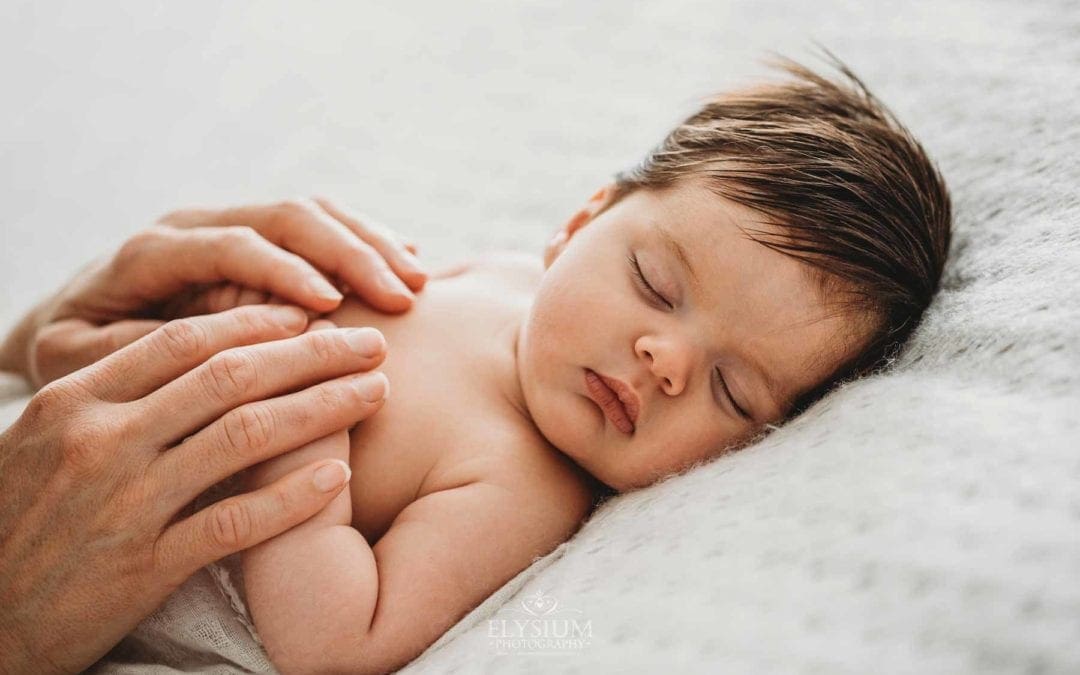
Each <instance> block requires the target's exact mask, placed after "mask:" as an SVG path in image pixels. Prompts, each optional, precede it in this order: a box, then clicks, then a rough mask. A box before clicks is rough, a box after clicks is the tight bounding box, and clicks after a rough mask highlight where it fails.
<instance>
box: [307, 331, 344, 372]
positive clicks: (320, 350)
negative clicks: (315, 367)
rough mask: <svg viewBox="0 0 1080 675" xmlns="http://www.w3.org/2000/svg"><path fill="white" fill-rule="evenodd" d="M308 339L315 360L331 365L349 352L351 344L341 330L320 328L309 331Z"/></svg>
mask: <svg viewBox="0 0 1080 675" xmlns="http://www.w3.org/2000/svg"><path fill="white" fill-rule="evenodd" d="M307 339H308V341H309V344H310V346H311V353H312V355H313V356H314V358H315V360H316V361H318V362H319V363H321V364H324V365H331V364H333V363H336V362H337V361H339V360H340V359H341V357H342V356H343V355H345V354H347V353H348V352H349V346H348V345H347V344H346V343H345V339H344V337H343V336H342V335H341V334H340V332H339V331H329V330H320V331H314V332H311V333H308V336H307Z"/></svg>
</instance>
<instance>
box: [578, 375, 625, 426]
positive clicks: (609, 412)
mask: <svg viewBox="0 0 1080 675" xmlns="http://www.w3.org/2000/svg"><path fill="white" fill-rule="evenodd" d="M585 389H586V390H587V391H588V392H589V397H590V398H592V400H593V402H594V403H596V405H598V406H600V409H601V410H603V411H604V415H605V416H607V418H608V420H609V421H610V422H611V423H612V424H613V425H614V426H615V428H616V429H618V430H619V431H621V432H623V433H624V434H632V433H634V423H633V421H632V419H631V417H630V413H629V412H628V411H627V408H626V405H625V404H624V403H623V402H622V401H621V400H619V397H618V395H617V394H616V393H615V391H614V390H613V389H612V388H611V387H610V386H608V385H607V383H606V382H605V381H604V377H603V376H602V375H599V374H597V373H596V372H594V371H592V370H589V369H588V368H586V369H585Z"/></svg>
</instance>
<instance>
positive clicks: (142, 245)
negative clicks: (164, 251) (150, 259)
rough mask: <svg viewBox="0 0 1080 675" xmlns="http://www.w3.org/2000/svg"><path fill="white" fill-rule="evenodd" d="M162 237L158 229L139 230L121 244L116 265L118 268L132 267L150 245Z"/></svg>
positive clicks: (115, 259)
mask: <svg viewBox="0 0 1080 675" xmlns="http://www.w3.org/2000/svg"><path fill="white" fill-rule="evenodd" d="M160 236H161V232H160V231H159V230H158V229H156V228H147V229H145V230H139V231H138V232H136V233H135V234H133V235H132V236H131V237H129V238H128V240H127V241H125V242H124V243H123V244H121V246H120V248H119V250H117V252H116V255H115V256H114V259H113V260H114V265H116V266H117V267H126V266H128V265H130V264H131V263H132V262H133V261H134V260H136V259H138V258H139V257H140V256H142V254H143V252H145V251H146V248H147V246H148V245H149V244H151V243H152V242H153V241H154V240H155V239H157V238H158V237H160Z"/></svg>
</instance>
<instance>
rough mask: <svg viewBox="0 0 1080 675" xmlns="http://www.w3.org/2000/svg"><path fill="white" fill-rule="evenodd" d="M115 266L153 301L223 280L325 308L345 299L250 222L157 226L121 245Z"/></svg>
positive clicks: (117, 278)
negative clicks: (226, 225)
mask: <svg viewBox="0 0 1080 675" xmlns="http://www.w3.org/2000/svg"><path fill="white" fill-rule="evenodd" d="M113 267H114V268H115V274H114V277H113V278H112V279H111V281H112V282H113V284H114V285H116V284H119V283H121V282H122V283H124V284H127V285H130V286H132V287H134V288H138V289H139V294H140V296H141V297H142V298H143V299H145V300H148V301H161V300H166V299H168V298H172V297H175V296H176V295H177V294H178V293H182V292H184V291H185V290H188V289H190V288H191V287H192V286H193V285H198V284H216V283H219V282H223V281H224V282H230V283H233V284H237V285H240V286H245V287H247V288H252V289H256V290H260V291H267V292H269V293H272V294H274V295H277V296H280V297H282V298H285V299H287V300H289V301H290V302H294V303H296V304H298V305H300V306H302V307H307V308H309V309H313V310H317V311H322V312H326V311H330V310H331V309H333V308H335V307H337V306H338V304H340V302H341V300H342V295H341V293H340V292H339V291H338V290H337V289H336V288H334V286H333V285H332V284H331V283H330V282H329V281H327V279H326V278H325V277H324V276H323V275H322V274H321V273H320V272H319V271H318V270H317V269H316V268H315V267H313V266H312V265H311V263H309V262H308V261H306V260H304V258H302V257H301V256H299V255H296V254H295V253H290V252H289V251H286V250H285V249H283V248H281V247H280V246H277V245H275V244H273V243H271V242H270V241H268V240H267V239H265V238H264V237H262V236H261V235H260V234H259V233H258V232H256V231H255V230H254V229H252V228H250V227H245V226H230V227H200V228H192V229H180V228H176V227H165V226H156V227H152V228H149V229H147V230H144V231H142V232H140V233H139V234H136V235H135V236H134V237H132V238H131V239H130V240H128V242H127V243H126V244H125V245H124V246H123V247H121V249H120V252H119V253H118V254H117V256H116V258H115V260H114V262H113Z"/></svg>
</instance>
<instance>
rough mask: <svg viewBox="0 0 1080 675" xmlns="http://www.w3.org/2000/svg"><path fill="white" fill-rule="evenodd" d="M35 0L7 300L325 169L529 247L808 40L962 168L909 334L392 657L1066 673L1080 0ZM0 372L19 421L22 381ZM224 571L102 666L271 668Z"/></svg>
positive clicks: (623, 668)
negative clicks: (700, 106)
mask: <svg viewBox="0 0 1080 675" xmlns="http://www.w3.org/2000/svg"><path fill="white" fill-rule="evenodd" d="M16 6H18V7H19V8H20V9H19V10H18V11H15V12H12V15H13V18H10V20H5V21H4V22H0V23H2V24H3V27H2V28H0V45H2V46H0V57H2V58H0V63H2V64H3V65H0V68H3V69H5V71H6V72H5V73H4V75H5V77H4V81H5V83H6V85H5V86H6V96H5V98H6V100H7V105H5V106H3V110H0V130H3V131H0V138H2V139H3V141H0V144H2V147H3V148H4V149H5V152H4V153H3V157H4V159H3V160H2V163H0V166H3V167H4V169H5V179H4V180H3V181H0V195H2V196H3V199H2V200H0V201H2V203H3V204H4V208H5V225H4V229H3V232H2V236H3V249H2V253H0V256H2V260H3V266H4V269H3V272H0V274H2V280H3V284H2V289H0V301H2V302H3V304H2V305H0V309H2V313H0V319H2V320H3V321H2V326H3V327H7V326H9V325H10V324H11V322H12V321H13V320H14V318H15V317H16V316H17V315H18V314H19V313H21V312H22V311H23V310H24V309H25V308H26V307H28V306H29V305H30V304H31V302H33V301H34V300H35V299H36V298H37V297H40V296H41V295H42V294H44V293H45V292H46V291H47V290H49V289H51V288H54V287H56V286H57V285H58V284H59V283H60V281H61V280H62V279H63V278H64V277H66V276H67V275H68V274H70V272H71V271H72V270H74V269H75V268H76V267H77V266H78V265H79V264H81V263H83V262H85V260H86V259H87V257H88V256H90V255H92V254H95V253H98V252H101V251H104V250H107V249H108V248H110V247H112V246H114V245H116V244H117V243H118V242H119V241H121V240H122V239H123V238H125V237H126V236H128V235H129V234H130V233H131V232H133V231H135V230H136V229H137V228H138V227H140V226H142V225H143V224H145V223H147V222H149V221H150V220H151V219H152V218H153V217H154V216H156V215H158V214H160V213H162V212H163V211H165V210H167V209H169V208H174V207H178V206H182V205H187V204H191V203H198V202H209V203H220V204H227V203H235V202H242V201H245V200H251V199H264V198H274V197H287V196H292V195H294V194H307V193H312V192H319V193H324V194H329V195H331V196H334V197H337V198H339V199H343V200H346V201H349V202H351V203H354V204H356V205H358V206H360V207H362V208H363V209H364V210H366V211H368V212H369V213H372V214H375V215H377V216H379V217H381V218H382V219H383V220H385V221H387V222H389V223H391V224H393V226H394V227H395V228H397V229H399V230H400V231H403V232H405V233H406V234H408V235H409V236H411V237H413V238H415V239H416V240H417V241H418V242H419V244H420V247H421V254H422V257H425V258H426V259H428V260H432V261H434V262H444V261H450V260H454V259H457V258H459V257H460V256H461V255H462V254H464V253H465V252H468V251H471V250H475V249H491V248H514V249H518V250H529V251H534V252H537V254H539V252H540V250H541V249H542V246H543V242H544V241H545V239H546V237H547V236H550V233H552V232H553V231H554V229H555V228H556V227H557V226H558V225H559V224H561V222H562V220H563V219H565V217H566V216H567V215H568V214H569V213H570V212H571V211H572V209H573V208H574V207H575V206H577V204H578V203H579V202H581V201H583V200H584V199H585V198H586V197H587V196H588V195H589V194H590V193H591V192H592V190H593V189H594V188H595V187H596V186H598V185H599V184H600V182H601V181H603V180H604V179H605V178H607V177H608V176H609V175H610V174H611V173H612V172H613V171H615V170H617V169H619V168H622V167H623V166H624V165H626V164H627V163H630V162H632V161H634V160H635V159H636V158H638V157H639V156H640V155H641V153H642V152H644V151H645V150H646V149H647V148H648V147H649V146H650V145H651V144H652V143H655V142H656V141H658V140H659V139H660V138H661V136H662V135H663V133H664V132H665V131H666V130H667V129H668V127H669V126H670V125H671V124H672V123H674V122H675V121H677V120H678V119H679V117H680V116H681V115H683V114H684V113H686V112H688V111H689V110H690V109H691V108H692V107H693V105H694V101H695V100H696V97H698V96H701V95H704V94H706V93H709V92H711V91H713V90H717V89H723V88H726V87H729V86H733V85H737V84H740V83H745V82H747V81H750V80H752V79H754V77H756V76H760V75H762V74H763V73H764V70H763V69H762V68H760V67H759V66H757V65H755V63H754V59H756V58H758V57H759V56H761V55H762V54H763V53H764V50H766V49H777V50H780V51H781V52H783V53H785V54H788V55H790V56H793V57H795V58H797V59H800V60H804V61H807V62H808V63H809V64H810V65H813V66H817V65H819V63H818V62H815V61H812V60H811V58H812V57H810V56H808V53H809V47H810V40H811V39H816V40H818V41H820V42H822V43H823V44H825V45H826V46H828V47H829V48H830V49H832V50H833V51H835V52H836V53H837V54H838V55H839V56H840V57H841V58H843V59H844V60H846V61H847V62H848V63H849V64H850V65H851V66H852V67H853V68H854V69H855V70H856V72H857V73H859V74H860V75H861V76H862V77H863V78H864V80H866V81H867V83H868V84H869V85H870V86H871V88H872V89H873V90H875V92H876V93H878V94H879V96H880V97H881V98H883V99H884V100H885V101H886V102H887V103H888V104H890V105H891V106H892V107H893V108H894V109H895V110H896V111H897V113H898V114H899V116H900V117H901V119H903V120H905V121H906V122H907V123H908V125H909V126H910V127H911V128H912V130H913V131H914V132H915V134H916V135H917V136H918V137H919V138H921V139H922V140H923V141H924V143H925V145H926V146H927V148H928V150H929V151H930V153H931V154H932V155H933V156H934V157H935V158H936V159H937V160H938V161H939V163H940V165H941V167H942V170H943V172H944V174H945V176H946V179H947V180H948V181H949V183H950V185H951V188H952V190H953V195H954V198H955V211H956V231H955V245H954V248H953V252H952V257H951V260H950V261H949V263H948V265H947V267H946V275H945V280H944V288H943V290H942V292H941V295H940V297H938V298H937V300H936V301H935V302H934V304H933V306H932V307H931V308H930V311H929V312H928V314H927V316H926V320H925V322H924V324H923V325H922V327H921V328H920V329H919V330H918V332H917V334H916V335H915V336H914V339H913V341H912V343H911V345H910V349H908V350H907V351H906V352H905V353H904V354H903V355H902V356H901V357H900V358H899V359H898V360H897V362H896V363H895V364H894V366H895V367H894V368H893V369H892V372H891V373H890V374H887V375H883V376H877V377H874V378H872V379H867V380H864V381H860V382H857V383H854V384H851V385H850V386H847V387H845V388H844V389H842V390H841V391H839V392H837V393H835V394H834V395H832V396H829V397H828V398H827V399H825V400H823V401H822V402H821V403H819V404H818V405H816V406H814V407H813V408H812V409H810V410H809V411H808V412H807V413H806V414H805V415H804V416H803V417H801V418H800V419H798V420H796V421H794V422H793V423H791V424H788V425H786V426H784V427H782V428H781V429H779V430H778V431H776V432H775V433H773V434H772V435H771V436H770V437H768V438H767V439H766V440H764V441H763V442H761V443H759V444H758V445H756V446H755V447H751V448H749V449H747V450H745V451H742V452H740V453H737V454H735V455H732V456H728V457H725V458H722V459H719V460H717V461H715V462H714V463H712V464H710V465H708V466H706V467H704V468H701V469H700V470H697V471H695V472H692V473H691V474H689V475H687V476H684V477H680V478H677V479H674V480H670V481H668V482H665V483H663V484H660V485H656V486H653V487H651V488H649V489H646V490H642V491H640V492H637V493H633V494H629V495H624V496H621V497H619V498H617V499H615V500H613V501H611V502H609V503H608V504H606V505H605V506H603V507H602V508H601V509H600V510H599V511H598V512H597V513H596V514H595V515H594V517H593V518H592V519H591V520H590V521H589V522H588V523H586V524H585V526H584V527H583V529H582V530H581V531H580V533H579V534H577V535H576V536H575V537H574V538H573V539H572V540H570V541H569V542H567V543H565V544H563V545H562V546H560V547H559V548H558V549H557V550H556V551H555V552H553V553H552V554H550V555H549V556H547V557H545V558H543V559H541V560H539V561H537V562H536V563H535V564H534V565H533V566H532V567H530V568H529V569H527V570H525V571H524V572H522V573H521V574H520V575H519V576H518V577H517V578H515V579H514V580H513V581H512V582H510V583H509V584H507V585H506V586H505V587H504V588H502V589H500V590H499V591H498V592H497V593H495V594H494V595H493V596H491V597H490V598H489V599H488V600H487V601H486V602H484V603H483V604H482V605H481V606H479V607H478V608H477V609H476V610H475V611H473V612H472V613H471V614H469V615H468V616H466V617H465V618H464V619H463V620H462V621H461V622H460V623H459V624H458V625H457V626H455V627H454V628H453V629H452V630H451V631H450V632H449V633H447V634H446V635H445V636H444V637H443V639H441V640H440V641H439V642H438V643H437V644H436V645H434V646H433V647H432V648H430V649H429V650H428V651H427V652H426V653H425V654H424V655H422V656H421V657H420V658H419V659H417V660H416V661H415V662H414V663H413V664H411V665H410V666H409V667H407V668H406V672H421V673H424V672H440V673H441V672H453V671H457V672H494V671H498V672H520V673H535V672H545V673H546V672H609V671H616V670H617V671H620V672H653V671H657V670H661V669H665V670H669V671H671V672H675V671H680V672H682V671H689V672H695V671H696V672H730V673H771V672H778V673H866V672H876V673H956V672H970V673H997V672H1010V673H1012V672H1024V673H1067V672H1078V671H1080V582H1078V580H1080V428H1078V427H1080V424H1078V421H1077V420H1078V418H1080V339H1078V337H1080V198H1078V194H1080V161H1078V160H1077V155H1078V153H1080V6H1078V5H1077V4H1076V3H1075V2H1074V1H1068V0H1059V1H1054V0H1028V1H1026V2H1023V3H1010V4H1006V3H999V2H986V3H979V2H970V1H958V2H950V3H925V4H922V3H917V2H916V3H902V4H898V5H892V4H891V3H890V5H889V6H886V5H885V3H854V2H843V1H841V0H836V1H820V2H813V3H790V4H781V3H775V2H768V1H766V2H759V1H755V0H745V1H733V2H723V3H719V2H715V0H700V1H698V0H668V1H666V2H663V3H644V2H642V3H637V2H627V1H626V0H607V1H605V2H592V3H570V2H567V3H541V2H522V3H507V2H495V1H492V2H471V3H434V4H432V5H430V6H427V7H425V8H423V9H422V10H421V9H418V8H416V7H411V8H408V9H405V8H401V7H403V5H401V4H395V5H393V6H392V7H393V8H391V6H390V5H389V3H387V4H385V5H380V6H376V5H366V4H356V3H353V4H348V5H344V4H343V5H341V6H336V7H331V6H328V5H310V4H308V3H295V4H285V3H284V2H282V3H273V2H269V3H258V4H257V5H256V4H251V5H245V4H242V3H227V4H221V5H220V6H219V4H218V3H215V4H210V3H205V4H200V3H173V4H168V5H161V6H155V5H152V4H151V3H142V4H139V5H137V6H136V5H129V6H127V7H126V8H124V9H121V8H119V7H115V8H111V9H110V8H107V7H101V6H99V3H71V4H67V5H65V4H62V3H54V4H52V5H41V4H39V3H34V4H31V3H26V4H23V5H18V3H16ZM5 387H7V388H6V389H3V390H2V391H0V401H2V402H3V405H2V407H0V413H2V415H3V417H2V419H0V422H4V423H6V422H10V420H12V419H14V417H15V416H16V415H17V414H18V412H19V410H20V409H21V408H22V406H23V405H24V404H25V401H26V398H25V391H24V390H21V389H19V388H18V387H15V386H14V385H11V383H6V384H5ZM213 570H216V572H215V573H211V570H208V571H205V572H203V573H201V574H200V575H199V576H197V577H196V578H194V579H193V580H192V581H191V582H189V583H188V584H187V585H186V586H184V587H183V588H182V589H181V591H180V592H178V593H177V594H176V595H174V596H173V597H172V598H170V600H169V602H168V603H167V604H166V605H165V606H164V607H163V608H162V609H161V610H160V611H159V612H158V613H156V614H155V615H153V616H152V617H150V618H149V619H147V620H146V621H144V622H143V624H142V625H140V627H139V629H138V630H137V631H136V633H135V634H133V635H132V636H131V637H129V638H128V639H127V640H125V642H124V643H122V644H121V645H120V646H119V647H118V648H117V649H116V650H114V652H113V653H111V654H110V655H109V656H108V657H107V658H106V659H105V660H103V661H102V662H101V663H99V664H98V665H97V666H96V670H97V671H98V672H102V673H118V672H125V671H129V670H130V671H136V672H177V671H186V672H205V673H211V672H236V671H241V670H252V671H260V670H264V669H266V668H268V664H267V663H266V661H265V658H264V656H263V654H262V653H261V651H260V650H259V649H258V647H257V645H256V643H255V642H254V639H253V637H252V635H251V633H250V632H249V631H248V630H247V629H246V628H245V626H244V623H243V614H242V612H241V611H238V610H236V609H234V608H233V606H232V603H230V601H229V597H228V594H227V593H226V591H227V590H229V589H232V588H233V584H234V582H238V581H239V580H237V579H232V578H230V577H228V575H227V574H225V573H223V571H225V572H227V570H228V568H227V566H225V567H215V568H213ZM230 579H231V580H230ZM240 609H241V610H242V606H241V607H240ZM418 620H423V619H422V617H418ZM515 620H517V621H518V622H519V623H515ZM575 622H576V623H575ZM567 626H570V632H569V633H566V632H565V630H566V628H567ZM519 627H520V629H519ZM154 664H156V665H154Z"/></svg>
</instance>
